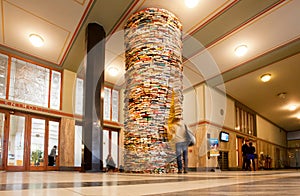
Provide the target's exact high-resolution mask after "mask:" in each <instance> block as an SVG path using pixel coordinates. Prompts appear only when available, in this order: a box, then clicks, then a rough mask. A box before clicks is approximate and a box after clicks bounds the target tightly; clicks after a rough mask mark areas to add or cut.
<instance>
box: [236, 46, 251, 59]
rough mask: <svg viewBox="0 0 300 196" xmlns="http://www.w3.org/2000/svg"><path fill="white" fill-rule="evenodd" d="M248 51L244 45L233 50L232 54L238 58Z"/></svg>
mask: <svg viewBox="0 0 300 196" xmlns="http://www.w3.org/2000/svg"><path fill="white" fill-rule="evenodd" d="M247 51H248V47H247V46H246V45H240V46H238V47H236V48H235V50H234V54H235V55H236V56H238V57H241V56H244V55H245V54H246V53H247Z"/></svg>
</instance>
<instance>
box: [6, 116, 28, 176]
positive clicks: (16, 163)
mask: <svg viewBox="0 0 300 196" xmlns="http://www.w3.org/2000/svg"><path fill="white" fill-rule="evenodd" d="M24 139H25V116H21V115H13V114H11V115H10V118H9V135H8V149H7V162H6V164H7V169H8V170H24V169H25V163H24V159H25V156H24V154H25V142H24Z"/></svg>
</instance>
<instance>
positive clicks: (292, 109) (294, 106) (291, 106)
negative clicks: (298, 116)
mask: <svg viewBox="0 0 300 196" xmlns="http://www.w3.org/2000/svg"><path fill="white" fill-rule="evenodd" d="M296 109H297V106H296V105H294V104H293V105H290V106H289V110H290V111H294V110H296Z"/></svg>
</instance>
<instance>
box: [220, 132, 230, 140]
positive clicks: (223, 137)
mask: <svg viewBox="0 0 300 196" xmlns="http://www.w3.org/2000/svg"><path fill="white" fill-rule="evenodd" d="M220 141H222V142H228V141H229V133H227V132H224V131H221V133H220Z"/></svg>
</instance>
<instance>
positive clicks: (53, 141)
mask: <svg viewBox="0 0 300 196" xmlns="http://www.w3.org/2000/svg"><path fill="white" fill-rule="evenodd" d="M58 138H59V122H56V121H49V140H48V166H56V158H57V156H58V154H59V152H58ZM55 147H56V148H55Z"/></svg>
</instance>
